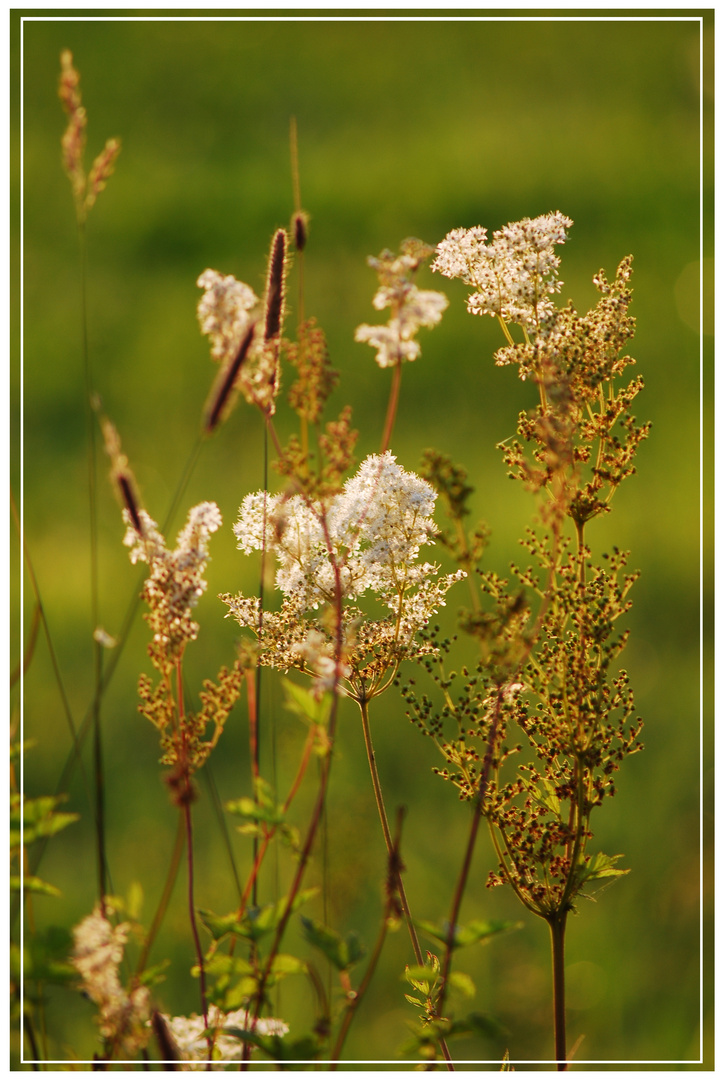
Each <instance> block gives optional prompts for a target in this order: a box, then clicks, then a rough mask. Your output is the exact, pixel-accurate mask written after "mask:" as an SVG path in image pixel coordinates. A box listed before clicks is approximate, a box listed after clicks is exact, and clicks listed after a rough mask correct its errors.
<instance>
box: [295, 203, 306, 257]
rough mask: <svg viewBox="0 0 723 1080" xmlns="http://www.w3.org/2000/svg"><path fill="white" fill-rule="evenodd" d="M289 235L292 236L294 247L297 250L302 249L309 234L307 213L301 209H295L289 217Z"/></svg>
mask: <svg viewBox="0 0 723 1080" xmlns="http://www.w3.org/2000/svg"><path fill="white" fill-rule="evenodd" d="M291 235H292V236H293V238H294V247H295V248H296V250H297V251H303V250H304V248H305V247H306V240H307V238H308V235H309V215H308V214H307V213H305V211H303V210H297V211H296V212H295V213H294V214H293V215H292V218H291Z"/></svg>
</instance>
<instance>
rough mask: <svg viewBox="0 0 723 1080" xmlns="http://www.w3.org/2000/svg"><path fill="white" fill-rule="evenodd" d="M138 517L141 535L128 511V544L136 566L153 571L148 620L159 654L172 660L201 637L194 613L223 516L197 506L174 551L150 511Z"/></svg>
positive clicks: (214, 508)
mask: <svg viewBox="0 0 723 1080" xmlns="http://www.w3.org/2000/svg"><path fill="white" fill-rule="evenodd" d="M138 513H139V520H140V522H141V525H142V526H143V532H142V533H139V532H138V530H137V529H136V527H135V526H134V525H133V522H132V520H131V515H130V513H129V511H128V510H127V509H126V510H124V511H123V519H124V521H125V523H126V525H127V526H128V528H127V530H126V534H125V537H124V539H123V543H124V544H125V545H126V547H129V548H130V559H131V562H132V563H136V562H146V563H148V565H149V567H150V571H151V572H150V575H149V577H148V578H147V580H146V583H145V586H144V599H145V600H146V601H147V603H148V606H149V608H150V612H149V614H148V621H149V623H150V625H151V628H152V630H153V645H154V651H157V652H159V653H166V654H168V656H169V659H172V658H173V656H175V655H176V653H177V652H178V650H179V649H182V648H183V646H184V645H185V643H186V642H188V641H193V640H195V638H196V636H197V634H198V624H197V623H196V622H194V621H193V619H192V618H191V609H192V608H193V607H195V605H196V604H197V603H198V600H199V597H201V596H202V594H203V592H204V591H205V589H206V582H205V580H204V579H203V571H204V568H205V566H206V562H207V561H208V558H209V554H208V540H209V537H210V535H211V533H214V532H216V530H217V529H219V528H220V527H221V524H222V519H221V512H220V510H219V508H218V506H217V505H216V503H213V502H203V503H199V504H198V506H194V507H193V508H192V509H191V510H190V511H189V513H188V519H187V521H186V524H185V526H184V527H183V529H182V530H181V531H180V532H179V534H178V537H177V539H176V547H175V550H173V551H169V550H168V549H167V548H166V541H165V539H164V538H163V536H162V535H161V533H160V532H159V531H158V527H157V525H156V522H155V521H154V520H153V518H151V517H150V515H149V514H148V513H146V511H145V510H139V512H138Z"/></svg>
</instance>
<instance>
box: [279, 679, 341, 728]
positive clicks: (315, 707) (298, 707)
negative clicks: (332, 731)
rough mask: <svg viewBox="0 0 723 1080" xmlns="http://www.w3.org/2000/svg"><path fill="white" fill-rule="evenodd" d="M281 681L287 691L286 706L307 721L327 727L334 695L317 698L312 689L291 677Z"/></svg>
mask: <svg viewBox="0 0 723 1080" xmlns="http://www.w3.org/2000/svg"><path fill="white" fill-rule="evenodd" d="M281 681H282V683H283V687H284V691H285V692H286V708H287V709H288V710H289V711H290V712H293V713H296V715H297V716H300V717H301V719H302V720H305V721H307V723H309V722H310V723H312V724H318V725H319V726H320V727H326V725H327V724H328V722H329V714H330V712H331V701H332V695H331V694H324V695H323V697H322V698H321V699H317V697H316V695H315V694H314V692H313V691H312V690H307V689H306V687H304V686H298V685H297V684H296V683H294V682H292V681H291V679H282V680H281Z"/></svg>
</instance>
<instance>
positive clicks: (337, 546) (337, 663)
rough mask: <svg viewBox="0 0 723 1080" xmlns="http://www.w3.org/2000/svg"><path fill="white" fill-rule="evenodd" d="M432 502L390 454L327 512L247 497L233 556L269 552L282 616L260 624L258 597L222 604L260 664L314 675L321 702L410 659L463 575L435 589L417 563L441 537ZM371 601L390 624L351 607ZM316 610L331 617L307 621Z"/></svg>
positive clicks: (297, 501)
mask: <svg viewBox="0 0 723 1080" xmlns="http://www.w3.org/2000/svg"><path fill="white" fill-rule="evenodd" d="M435 499H436V494H435V491H434V489H433V488H432V486H431V485H430V484H428V483H427V481H426V480H422V479H421V478H420V477H419V476H417V475H416V474H415V473H411V472H407V471H406V470H405V469H403V468H402V467H401V465H399V464H398V463H397V461H396V459H395V457H394V455H393V454H392V453H390V452H389V451H387V452H386V453H384V454H373V455H371V456H370V457H368V458H367V459H366V460H365V461H364V462H363V463H362V465H361V466H360V468H359V470H358V471H357V473H356V475H355V476H353V477H351V478H350V479H349V480H347V482H346V484H345V485H344V488H343V489H342V491H341V492H340V493H339V494H338V495H336V496H334V497H333V498H332V499H330V500H329V501H328V502H327V503H326V504H322V503H309V502H307V501H306V500H304V498H303V497H302V496H300V495H295V496H292V497H291V498H288V499H287V498H284V497H283V496H271V495H267V494H266V493H264V492H257V493H255V494H253V495H248V496H247V497H246V498H245V499H244V501H243V503H242V505H241V510H240V515H239V521H238V522H237V524H236V526H235V527H234V532H235V533H236V536H237V539H238V541H239V543H238V546H239V548H241V549H242V550H244V551H246V552H249V551H252V550H254V549H265V550H266V551H268V552H271V551H273V553H274V554H275V556H276V560H277V563H278V570H277V574H276V585H277V587H278V588H279V590H280V591H281V592H282V593H283V594H284V601H283V606H282V609H281V611H279V612H273V611H264V612H263V617H262V616H261V609H260V605H259V601H258V599H257V598H255V597H253V598H246V597H243V596H235V597H234V596H230V595H223V596H222V597H221V599H222V600H223V601H224V603H226V604H227V605H228V608H229V615H231V616H233V617H234V618H236V619H237V621H238V622H239V624H240V625H241V626H245V627H250V628H251V629H252V630H254V632H256V633H258V634H259V636H260V641H261V646H262V648H261V653H260V662H261V663H265V664H268V665H270V666H274V667H278V668H281V669H282V670H287V669H288V668H289V667H300V668H302V669H304V670H307V671H309V670H310V671H311V673H312V674H313V675H314V676H315V678H316V680H317V689H318V690H319V691H320V692H321V691H322V690H324V689H332V688H334V687H337V686H338V684H339V680H340V679H344V680H346V681H347V682H348V684H349V685H350V686H351V688H352V691H353V690H354V686H355V684H356V683H358V678H359V676H360V673H361V672H362V670H364V672H365V673H367V674H368V671H369V668H368V663H369V662H372V663H373V665H374V670H375V671H376V672H383V671H386V670H388V669H389V668H390V667H394V666H395V665H396V664H397V663H398V662H399V660H400V659H401V657H402V656H404V655H408V653H409V650H410V649H411V648H412V643H413V639H414V636H415V634H416V633H417V631H418V630H420V629H421V628H422V627H424V626H425V625H426V624H427V623H428V621H429V619H430V618H431V617H432V615H433V614H434V612H435V611H436V610H438V608H439V607H442V606H443V605H444V602H445V594H446V592H447V590H448V589H449V588H450V587H451V585H452V584H454V582H455V581H458V580H459V579H460V577H464V573H463V572H462V571H460V572H458V573H457V574H452V575H449V576H448V577H443V578H441V579H439V580H437V573H438V567H436V566H435V565H433V564H432V563H429V562H420V560H419V552H420V549H421V547H422V546H423V545H425V544H430V543H433V541H434V536H435V535H436V532H437V529H436V526H435V524H434V519H433V512H434V503H435ZM368 592H371V593H373V594H375V596H376V598H377V599H378V600H379V601H380V602H381V603H382V604H383V605H384V606H385V607H386V608H388V609H389V610H390V611H391V612H392V616H391V618H390V617H387V619H381V620H370V619H369V618H368V617H366V616H365V615H364V614H363V613H362V612H361V611H360V610H358V609H357V608H353V607H351V606H350V605H349V602H350V601H354V600H356V599H358V598H360V597H362V596H363V595H364V594H366V593H368ZM340 604H341V605H342V610H341V618H342V625H341V634H340V636H339V632H338V624H337V617H338V614H339V606H340ZM321 607H326V608H328V612H329V617H328V618H323V619H320V620H319V619H316V620H315V621H314V620H311V621H310V620H309V618H308V616H309V615H310V614H311V613H313V612H315V611H316V610H317V609H319V608H321ZM415 648H416V646H415ZM367 674H365V676H364V677H365V678H366V677H367ZM368 690H369V687H368V685H367V687H366V691H367V692H368Z"/></svg>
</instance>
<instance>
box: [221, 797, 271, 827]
mask: <svg viewBox="0 0 723 1080" xmlns="http://www.w3.org/2000/svg"><path fill="white" fill-rule="evenodd" d="M225 807H226V810H227V811H228V813H229V814H234V815H235V816H236V817H241V818H246V819H248V820H250V821H264V822H266V824H267V825H280V824H281V822H282V821H283V820H284V819H283V815H282V814H280V813H279V811H278V810H277V808H276V807H269V806H262V805H261V804H260V803H258V802H256V801H255V800H254V799H252V798H250V797H249V796H248V795H244V796H242V798H240V799H232V800H231V801H229V802H227V803H226V804H225Z"/></svg>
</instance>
